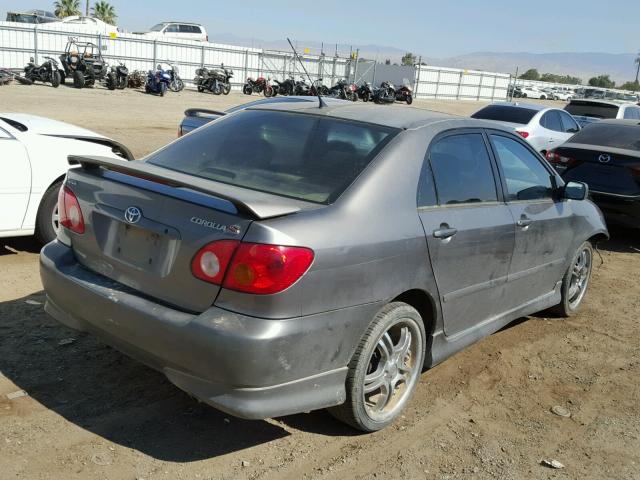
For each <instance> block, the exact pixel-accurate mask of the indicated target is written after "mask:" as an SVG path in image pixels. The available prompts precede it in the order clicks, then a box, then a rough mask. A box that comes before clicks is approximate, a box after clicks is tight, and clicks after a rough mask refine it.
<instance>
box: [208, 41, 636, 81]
mask: <svg viewBox="0 0 640 480" xmlns="http://www.w3.org/2000/svg"><path fill="white" fill-rule="evenodd" d="M214 41H215V42H220V43H229V44H233V45H241V46H246V47H256V48H264V49H266V50H284V51H287V50H289V44H288V43H287V41H286V40H285V39H283V40H262V39H248V38H244V37H238V36H236V35H232V34H218V35H216V36H215V38H214ZM296 43H297V45H296V48H298V49H299V50H300V51H301V52H302V51H304V49H305V48H308V49H309V51H310V53H313V54H318V53H320V51H321V49H322V50H323V51H324V52H325V54H326V55H333V54H334V53H335V52H336V50H337V51H338V53H339V54H340V55H341V56H348V55H349V53H350V52H351V50H354V51H355V50H356V49H357V50H359V54H360V58H367V59H371V60H376V59H377V60H378V61H379V62H384V61H385V60H386V59H389V60H391V62H393V63H399V62H400V59H401V58H402V56H403V55H404V54H405V53H406V52H407V50H402V49H399V48H395V47H388V46H382V45H347V44H337V45H336V44H324V45H323V44H322V43H320V42H315V41H297V42H296ZM412 53H414V55H417V56H418V57H420V53H419V52H412ZM635 57H636V56H635V55H634V54H632V53H573V52H568V53H528V52H508V53H507V52H505V53H501V52H476V53H468V54H465V55H458V56H455V57H448V58H434V57H428V56H425V55H422V61H423V62H425V63H427V64H429V65H437V66H439V67H452V68H467V69H470V70H485V71H491V72H503V73H512V74H513V73H515V71H516V67H518V71H519V72H520V73H524V72H525V71H526V70H528V69H530V68H536V69H537V70H538V71H539V72H540V73H555V74H560V75H571V76H574V77H578V78H581V79H582V80H583V82H585V83H586V82H587V81H588V80H589V78H591V77H594V76H597V75H603V74H609V75H610V76H611V78H612V79H613V80H615V81H616V83H618V84H620V83H624V82H627V81H632V80H634V79H635V74H636V66H635V64H634V59H635Z"/></svg>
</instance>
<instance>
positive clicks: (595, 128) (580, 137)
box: [569, 123, 640, 151]
mask: <svg viewBox="0 0 640 480" xmlns="http://www.w3.org/2000/svg"><path fill="white" fill-rule="evenodd" d="M569 142H571V143H584V144H586V145H599V146H603V147H613V148H622V149H624V150H638V151H640V126H637V125H611V124H607V123H592V124H589V125H587V126H585V127H584V128H583V129H582V130H581V131H580V132H578V133H576V134H575V135H574V136H573V137H571V139H570V140H569Z"/></svg>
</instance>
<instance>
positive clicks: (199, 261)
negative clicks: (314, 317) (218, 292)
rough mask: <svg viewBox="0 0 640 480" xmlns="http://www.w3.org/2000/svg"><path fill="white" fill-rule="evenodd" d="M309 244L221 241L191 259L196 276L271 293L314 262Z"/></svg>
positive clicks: (294, 279)
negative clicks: (295, 245)
mask: <svg viewBox="0 0 640 480" xmlns="http://www.w3.org/2000/svg"><path fill="white" fill-rule="evenodd" d="M313 258H314V253H313V250H311V249H309V248H305V247H291V246H283V245H270V244H264V243H244V242H240V241H238V240H218V241H215V242H212V243H209V244H207V245H205V246H204V247H202V248H201V249H200V250H199V251H198V253H197V254H196V255H195V257H194V258H193V260H192V262H191V271H192V273H193V275H194V276H196V277H197V278H199V279H201V280H204V281H205V282H209V283H214V284H216V285H222V286H223V288H227V289H229V290H236V291H238V292H244V293H254V294H259V295H268V294H273V293H278V292H281V291H283V290H286V289H287V288H289V287H290V286H291V285H293V284H294V283H296V282H297V281H298V280H299V279H300V277H302V275H304V273H305V272H306V271H307V270H308V269H309V267H310V266H311V263H312V262H313Z"/></svg>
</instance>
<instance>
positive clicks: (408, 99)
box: [405, 95, 413, 105]
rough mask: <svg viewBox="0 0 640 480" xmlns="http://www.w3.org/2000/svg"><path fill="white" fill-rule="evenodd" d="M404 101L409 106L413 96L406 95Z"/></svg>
mask: <svg viewBox="0 0 640 480" xmlns="http://www.w3.org/2000/svg"><path fill="white" fill-rule="evenodd" d="M405 100H406V101H407V105H411V104H412V103H413V95H407V98H405Z"/></svg>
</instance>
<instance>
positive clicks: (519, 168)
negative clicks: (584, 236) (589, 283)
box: [489, 131, 573, 308]
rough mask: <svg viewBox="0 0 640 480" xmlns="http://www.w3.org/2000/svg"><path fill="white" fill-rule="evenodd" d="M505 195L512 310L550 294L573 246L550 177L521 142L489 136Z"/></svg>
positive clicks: (567, 212) (567, 213) (565, 211)
mask: <svg viewBox="0 0 640 480" xmlns="http://www.w3.org/2000/svg"><path fill="white" fill-rule="evenodd" d="M489 138H490V140H491V145H492V148H493V152H494V155H495V158H496V160H497V162H498V165H499V168H500V175H501V178H502V182H503V190H504V193H505V196H506V201H507V205H508V208H509V210H510V211H511V213H512V215H513V218H514V220H515V222H516V228H515V248H514V252H513V258H512V260H511V267H510V269H509V281H508V284H507V288H506V291H507V297H508V301H509V303H510V306H511V308H517V307H519V306H521V305H523V304H524V303H526V302H528V301H531V300H534V299H536V298H539V297H541V296H543V295H546V294H550V293H551V292H552V291H553V289H554V287H555V285H556V282H557V281H558V280H560V279H561V278H562V275H563V272H564V268H565V265H566V261H567V255H568V253H569V251H568V248H569V246H570V245H572V239H573V234H572V230H571V206H570V204H569V203H567V202H566V201H564V200H560V199H555V198H554V195H553V188H552V183H551V175H553V171H552V170H551V169H550V168H549V167H548V166H547V165H546V164H545V163H544V161H543V160H542V159H541V158H540V157H539V156H538V155H537V154H536V153H534V151H533V150H531V148H530V147H529V146H528V145H526V144H525V143H524V142H522V141H520V140H519V139H517V138H514V137H513V136H512V135H509V134H507V133H503V132H497V131H489Z"/></svg>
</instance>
